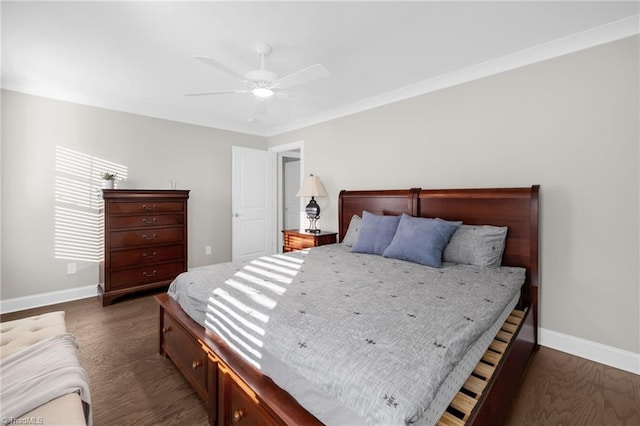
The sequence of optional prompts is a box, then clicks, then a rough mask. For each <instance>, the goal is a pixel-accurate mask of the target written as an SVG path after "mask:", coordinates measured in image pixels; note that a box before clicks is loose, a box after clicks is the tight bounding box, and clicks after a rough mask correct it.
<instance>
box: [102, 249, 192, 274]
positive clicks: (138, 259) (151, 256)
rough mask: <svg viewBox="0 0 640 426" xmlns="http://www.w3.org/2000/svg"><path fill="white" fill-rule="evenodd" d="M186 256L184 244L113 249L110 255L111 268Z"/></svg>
mask: <svg viewBox="0 0 640 426" xmlns="http://www.w3.org/2000/svg"><path fill="white" fill-rule="evenodd" d="M183 257H184V244H176V245H173V246H162V247H147V248H140V249H134V250H120V251H112V252H111V254H110V257H109V266H110V267H111V268H122V267H125V266H135V265H144V264H148V263H155V262H164V261H167V260H178V259H182V258H183Z"/></svg>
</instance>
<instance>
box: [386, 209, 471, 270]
mask: <svg viewBox="0 0 640 426" xmlns="http://www.w3.org/2000/svg"><path fill="white" fill-rule="evenodd" d="M461 224H462V222H448V221H446V220H442V219H428V218H423V217H413V216H409V215H408V214H403V215H402V217H401V218H400V223H399V224H398V229H397V230H396V235H395V236H394V237H393V240H392V241H391V244H389V247H387V249H386V250H385V251H384V253H383V256H384V257H392V258H394V259H401V260H408V261H409V262H415V263H420V264H423V265H427V266H432V267H434V268H439V267H440V266H441V265H442V250H444V248H445V246H446V245H447V243H448V242H449V239H450V238H451V236H452V235H453V233H454V232H456V229H457V228H458V226H460V225H461Z"/></svg>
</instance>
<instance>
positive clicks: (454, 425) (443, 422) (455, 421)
mask: <svg viewBox="0 0 640 426" xmlns="http://www.w3.org/2000/svg"><path fill="white" fill-rule="evenodd" d="M438 425H439V426H464V420H461V419H459V418H457V417H455V416H454V415H453V414H450V413H446V412H445V413H444V415H443V416H442V418H440V422H439V423H438Z"/></svg>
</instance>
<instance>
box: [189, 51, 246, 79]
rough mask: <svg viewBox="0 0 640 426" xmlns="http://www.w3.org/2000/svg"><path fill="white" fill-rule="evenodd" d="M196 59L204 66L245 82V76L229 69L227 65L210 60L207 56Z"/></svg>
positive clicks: (196, 57)
mask: <svg viewBox="0 0 640 426" xmlns="http://www.w3.org/2000/svg"><path fill="white" fill-rule="evenodd" d="M194 58H195V59H197V60H198V61H200V62H202V63H203V64H207V65H209V66H211V67H213V68H215V69H217V70H219V71H222V72H225V73H227V74H230V75H232V76H234V77H237V78H239V79H241V80H244V76H243V75H242V74H240V73H239V72H237V71H234V70H232V69H231V68H229V67H227V66H225V65H222V64H221V63H220V62H218V61H216V60H215V59H211V58H208V57H206V56H194Z"/></svg>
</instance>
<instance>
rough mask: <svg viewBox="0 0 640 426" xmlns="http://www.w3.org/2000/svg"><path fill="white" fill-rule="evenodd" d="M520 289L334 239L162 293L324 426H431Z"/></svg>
mask: <svg viewBox="0 0 640 426" xmlns="http://www.w3.org/2000/svg"><path fill="white" fill-rule="evenodd" d="M523 282H524V270H523V269H521V268H478V267H473V266H468V265H449V266H446V267H443V268H429V267H426V266H423V265H417V264H414V263H410V262H404V261H400V260H395V259H387V258H383V257H380V256H375V255H367V254H357V253H351V252H350V251H349V249H348V248H346V247H344V246H341V245H339V244H335V245H328V246H322V247H318V248H314V249H311V250H305V251H301V252H293V253H287V254H286V255H274V256H270V257H264V258H260V259H256V260H253V261H251V262H247V263H227V264H221V265H214V266H212V267H207V268H201V269H199V270H194V271H190V272H187V273H184V274H181V275H180V276H179V277H178V278H177V279H176V280H175V281H174V282H173V283H172V285H171V286H170V288H169V294H170V296H171V297H173V298H174V299H175V300H176V301H177V302H178V303H179V304H180V305H181V307H182V308H183V310H184V311H185V312H186V313H187V314H188V315H190V316H191V317H192V318H193V319H194V320H196V321H197V322H198V323H200V324H201V325H203V326H204V327H205V328H206V329H207V330H209V331H211V332H214V333H215V334H217V335H218V336H220V337H221V338H222V339H224V340H225V341H226V342H227V343H228V345H229V346H230V347H231V348H232V349H233V350H235V351H236V352H237V353H238V354H240V355H241V356H243V357H244V358H245V359H246V360H247V362H249V363H251V364H252V365H254V366H255V367H256V368H258V369H260V370H262V371H263V373H264V374H265V375H267V376H269V377H270V378H271V379H272V380H273V381H274V382H275V383H276V384H278V386H280V387H281V388H283V389H285V390H287V391H288V392H289V393H290V394H291V395H292V396H293V397H294V398H296V399H297V400H298V401H299V402H300V404H301V405H302V406H304V407H305V409H307V410H308V411H309V412H311V413H312V414H314V415H315V416H316V417H317V418H318V419H319V420H320V421H322V422H323V423H325V424H330V425H331V424H385V425H401V424H431V423H434V422H435V421H437V419H438V418H439V416H440V414H441V412H442V411H443V410H444V408H446V405H444V408H441V407H439V405H441V403H440V402H439V401H440V400H443V399H446V398H444V397H442V398H440V397H438V396H437V395H438V394H439V393H440V392H443V393H445V394H446V393H447V392H448V389H450V388H455V391H457V390H458V388H459V384H457V383H455V382H456V380H457V379H456V377H457V376H460V375H462V376H463V378H466V376H468V373H466V374H465V373H458V372H456V371H457V368H458V367H457V366H458V365H460V363H461V361H465V360H466V361H467V362H466V364H472V368H473V365H474V364H475V362H477V359H476V360H475V362H474V361H473V358H474V356H475V355H469V353H470V348H475V347H476V345H477V348H476V350H475V351H474V353H475V352H479V353H480V356H481V355H482V352H483V351H484V349H486V347H487V346H488V344H489V342H490V341H491V339H492V338H493V336H495V331H493V332H492V331H491V329H492V328H493V327H498V328H499V326H500V325H501V323H502V321H503V320H504V318H503V316H504V315H505V312H506V314H507V315H508V313H509V312H510V311H511V308H512V307H513V304H514V303H515V301H517V298H518V295H519V289H520V286H521V285H522V283H523ZM501 318H502V321H501ZM496 330H497V329H496ZM482 339H488V341H487V342H486V343H485V342H484V341H480V340H482ZM479 341H480V343H478V342H479ZM483 345H484V347H483ZM478 359H479V358H478ZM459 368H460V369H464V368H465V367H459ZM443 384H444V385H443ZM440 389H443V390H442V391H441V390H440ZM450 399H451V397H449V398H448V399H446V402H447V403H448V401H450ZM438 412H439V414H437V413H438Z"/></svg>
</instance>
